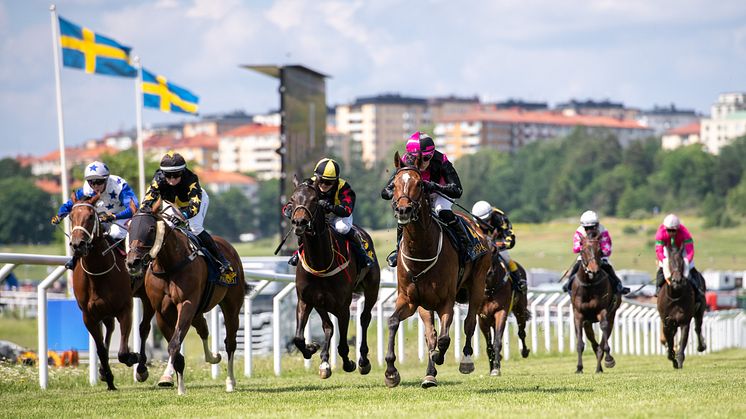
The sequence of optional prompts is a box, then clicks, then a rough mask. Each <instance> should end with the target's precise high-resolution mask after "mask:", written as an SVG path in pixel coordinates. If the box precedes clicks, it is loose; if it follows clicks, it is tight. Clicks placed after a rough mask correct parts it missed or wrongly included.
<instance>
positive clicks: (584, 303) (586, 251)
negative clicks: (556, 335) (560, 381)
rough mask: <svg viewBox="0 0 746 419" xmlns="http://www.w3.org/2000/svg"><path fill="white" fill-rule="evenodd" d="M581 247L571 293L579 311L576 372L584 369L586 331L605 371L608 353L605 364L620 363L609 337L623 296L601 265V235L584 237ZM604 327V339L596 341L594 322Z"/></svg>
mask: <svg viewBox="0 0 746 419" xmlns="http://www.w3.org/2000/svg"><path fill="white" fill-rule="evenodd" d="M581 246H582V248H581V250H580V263H581V266H580V269H578V273H577V274H576V277H575V279H576V280H575V281H573V283H572V290H571V293H570V296H571V301H572V308H573V313H574V314H575V336H576V337H577V349H578V367H577V370H575V372H576V373H579V374H580V373H582V372H583V349H585V342H584V341H583V330H584V329H585V333H586V335H587V336H588V340H589V341H590V342H591V347H592V348H593V353H594V354H595V355H596V372H597V373H601V372H603V368H601V360H602V359H603V358H604V354H606V359H605V362H604V365H605V366H606V368H613V367H614V365H616V361H615V360H614V357H612V356H611V346H610V345H609V337H611V332H612V331H613V330H614V318H615V317H616V311H617V309H618V308H619V306H620V305H621V304H622V299H621V296H619V295H616V294H615V293H614V289H613V287H612V285H611V281H610V279H609V277H608V274H607V273H606V271H604V270H603V268H601V257H602V255H601V245H600V244H599V239H598V236H597V235H589V236H588V237H586V238H584V239H582V241H581ZM596 322H598V323H599V325H600V326H601V342H600V344H599V342H597V341H596V335H595V333H594V332H593V323H596Z"/></svg>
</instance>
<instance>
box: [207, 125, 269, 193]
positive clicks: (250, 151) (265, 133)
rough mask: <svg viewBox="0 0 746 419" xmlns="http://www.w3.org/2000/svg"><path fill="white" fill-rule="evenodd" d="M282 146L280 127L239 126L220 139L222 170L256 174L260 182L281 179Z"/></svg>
mask: <svg viewBox="0 0 746 419" xmlns="http://www.w3.org/2000/svg"><path fill="white" fill-rule="evenodd" d="M279 147H280V127H279V126H277V125H260V124H248V125H243V126H240V127H238V128H235V129H233V130H231V131H228V132H226V133H225V134H223V135H221V136H220V144H219V147H218V150H219V153H218V154H219V156H220V163H219V167H220V170H221V171H224V172H242V173H255V174H256V177H257V178H258V179H261V180H266V179H272V178H278V177H279V176H280V171H281V167H280V155H279V154H277V149H278V148H279Z"/></svg>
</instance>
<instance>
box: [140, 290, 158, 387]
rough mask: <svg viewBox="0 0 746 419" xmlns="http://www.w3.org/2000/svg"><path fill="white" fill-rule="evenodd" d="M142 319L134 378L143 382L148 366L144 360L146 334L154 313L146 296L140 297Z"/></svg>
mask: <svg viewBox="0 0 746 419" xmlns="http://www.w3.org/2000/svg"><path fill="white" fill-rule="evenodd" d="M142 307H143V310H142V321H140V328H139V332H140V355H139V362H138V364H137V368H136V370H135V379H137V381H138V382H140V383H143V382H145V380H147V379H148V375H149V374H148V367H147V365H146V362H147V361H148V356H147V355H146V354H145V345H146V344H147V341H148V335H149V334H150V321H151V320H153V316H154V315H155V313H154V312H153V307H151V306H150V304H149V301H148V300H147V299H146V298H143V299H142Z"/></svg>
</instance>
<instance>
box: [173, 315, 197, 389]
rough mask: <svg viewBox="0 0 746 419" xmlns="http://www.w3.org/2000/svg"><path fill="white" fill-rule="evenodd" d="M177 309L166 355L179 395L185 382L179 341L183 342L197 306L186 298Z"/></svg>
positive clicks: (184, 387) (184, 386)
mask: <svg viewBox="0 0 746 419" xmlns="http://www.w3.org/2000/svg"><path fill="white" fill-rule="evenodd" d="M177 311H178V316H177V321H176V328H175V329H174V335H173V336H171V340H170V341H169V342H168V355H169V356H170V357H171V360H172V361H173V364H174V370H175V371H176V383H177V386H178V389H179V395H180V396H182V395H184V394H186V384H185V383H184V366H185V362H184V355H182V354H181V352H179V351H180V350H181V343H182V342H184V338H185V337H186V334H187V332H189V326H190V325H191V324H192V321H193V320H194V316H195V314H196V311H197V307H196V306H195V305H194V303H192V302H191V301H190V300H186V301H183V302H181V303H179V304H178V307H177Z"/></svg>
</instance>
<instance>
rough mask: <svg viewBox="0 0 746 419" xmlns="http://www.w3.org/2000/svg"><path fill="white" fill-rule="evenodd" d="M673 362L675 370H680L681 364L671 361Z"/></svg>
mask: <svg viewBox="0 0 746 419" xmlns="http://www.w3.org/2000/svg"><path fill="white" fill-rule="evenodd" d="M671 362H672V363H673V369H675V370H677V369H679V363H678V362H676V360H675V359H674V360H673V361H671Z"/></svg>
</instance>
